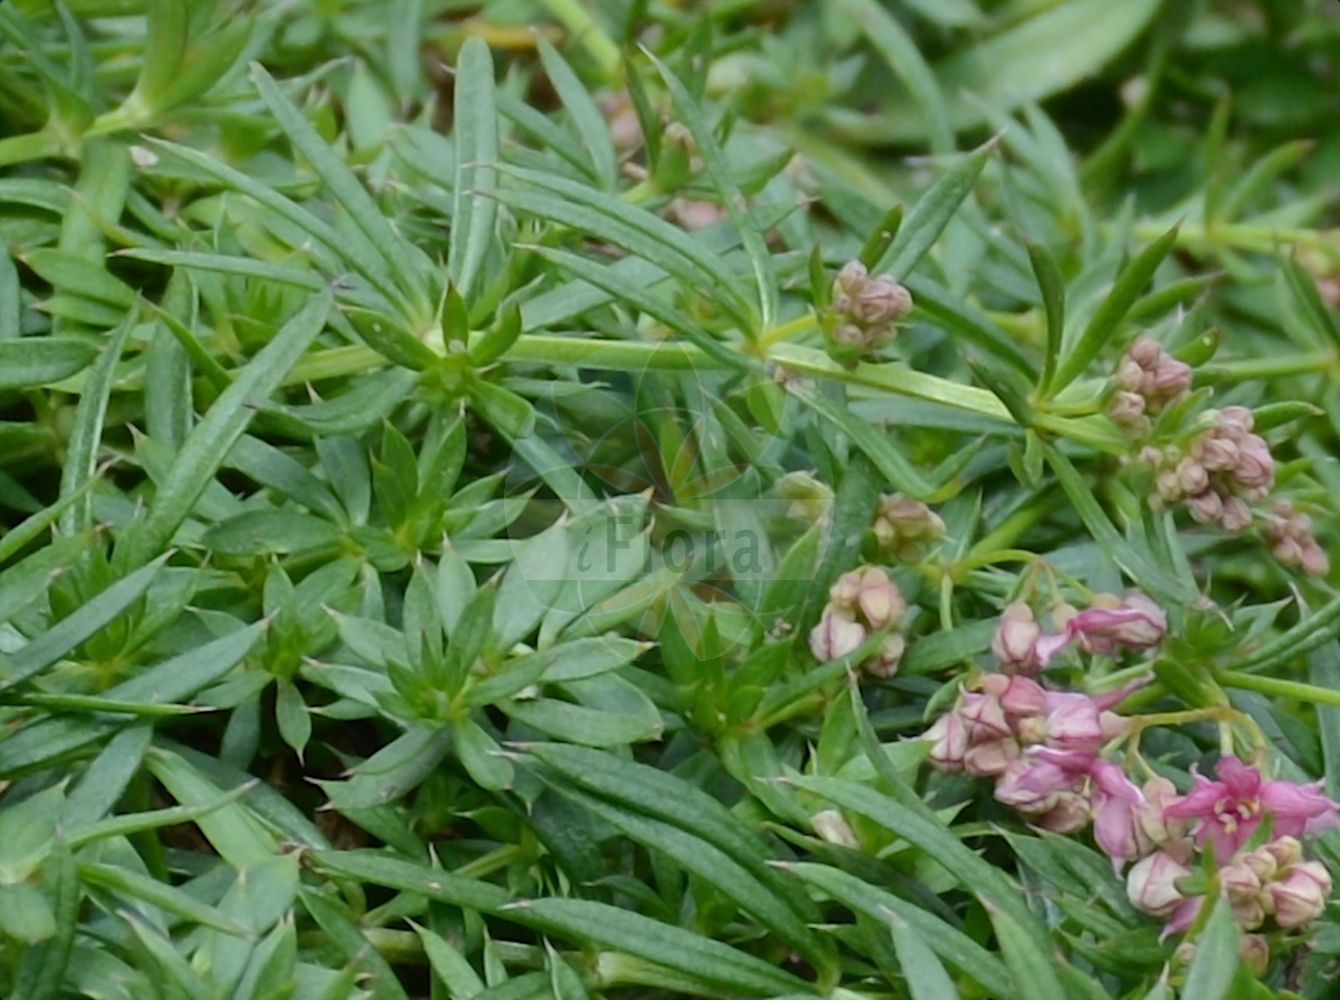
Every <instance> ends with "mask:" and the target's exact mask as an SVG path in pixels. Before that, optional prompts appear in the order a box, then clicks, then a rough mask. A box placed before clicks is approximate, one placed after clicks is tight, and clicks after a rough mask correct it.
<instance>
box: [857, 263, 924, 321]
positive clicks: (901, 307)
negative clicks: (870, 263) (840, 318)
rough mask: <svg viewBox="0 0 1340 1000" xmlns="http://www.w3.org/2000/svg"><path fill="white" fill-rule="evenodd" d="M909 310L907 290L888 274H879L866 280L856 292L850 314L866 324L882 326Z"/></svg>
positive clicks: (909, 298) (909, 301)
mask: <svg viewBox="0 0 1340 1000" xmlns="http://www.w3.org/2000/svg"><path fill="white" fill-rule="evenodd" d="M911 311H912V296H911V294H910V293H909V292H908V290H907V289H906V288H904V287H903V286H902V285H900V284H898V282H896V281H894V280H893V279H892V278H890V277H889V276H888V275H880V276H879V277H877V278H873V279H871V280H869V281H867V282H866V283H865V287H864V288H862V289H860V291H858V292H857V293H856V297H855V300H854V301H853V302H852V306H851V309H850V315H851V317H852V318H853V319H854V320H856V321H857V322H858V323H862V324H864V325H866V326H884V325H886V324H888V323H896V322H897V321H898V320H900V319H902V318H903V317H904V316H906V315H907V314H908V313H910V312H911Z"/></svg>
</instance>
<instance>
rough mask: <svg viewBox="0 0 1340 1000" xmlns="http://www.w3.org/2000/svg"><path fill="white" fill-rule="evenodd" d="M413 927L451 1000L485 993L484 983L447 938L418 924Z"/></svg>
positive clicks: (429, 962) (435, 974)
mask: <svg viewBox="0 0 1340 1000" xmlns="http://www.w3.org/2000/svg"><path fill="white" fill-rule="evenodd" d="M411 926H413V928H414V933H416V934H418V935H419V941H420V942H422V944H423V951H424V954H425V955H427V956H428V964H429V965H430V966H431V967H432V970H433V975H434V976H436V977H437V979H438V981H439V982H441V983H442V985H443V986H445V987H446V990H447V996H448V997H450V998H451V1000H471V998H472V997H475V996H477V995H478V994H480V993H483V992H484V989H485V986H484V981H483V980H482V979H480V978H479V975H478V974H477V973H476V972H475V970H474V968H473V967H472V966H471V965H470V963H469V962H467V961H466V959H465V956H464V955H462V954H461V953H460V952H459V951H457V950H456V948H454V947H453V946H452V945H451V943H450V942H449V941H447V940H446V938H444V937H442V935H440V934H434V933H433V932H432V931H430V930H429V929H428V928H426V927H420V926H419V925H418V924H411Z"/></svg>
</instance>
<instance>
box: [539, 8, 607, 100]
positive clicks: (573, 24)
mask: <svg viewBox="0 0 1340 1000" xmlns="http://www.w3.org/2000/svg"><path fill="white" fill-rule="evenodd" d="M544 5H545V6H546V7H548V8H549V13H551V14H553V15H554V17H555V18H557V19H558V20H559V21H560V22H561V23H562V25H563V27H565V28H567V29H568V31H569V32H570V33H571V34H572V37H573V38H574V39H576V40H577V41H578V42H580V43H581V44H582V45H583V46H584V47H585V48H586V51H587V52H589V53H590V54H591V58H593V59H594V60H595V61H596V62H597V63H598V64H599V65H600V69H601V71H602V72H603V73H604V74H605V79H607V80H609V81H611V82H613V81H617V80H618V79H619V70H620V68H621V67H622V66H623V57H622V56H621V55H620V54H619V46H617V45H615V44H614V40H613V39H612V38H610V36H609V35H607V34H606V33H605V29H604V28H602V27H601V26H600V25H599V24H597V23H596V22H595V19H594V18H592V17H591V13H590V11H589V10H588V5H587V4H585V3H581V2H579V0H544Z"/></svg>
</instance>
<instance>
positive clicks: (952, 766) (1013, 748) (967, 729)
mask: <svg viewBox="0 0 1340 1000" xmlns="http://www.w3.org/2000/svg"><path fill="white" fill-rule="evenodd" d="M1060 617H1061V620H1062V622H1063V624H1062V628H1061V631H1060V632H1058V633H1056V634H1054V635H1047V634H1044V633H1043V631H1042V628H1041V627H1040V626H1039V625H1038V623H1037V622H1036V621H1035V620H1034V617H1033V613H1032V611H1031V609H1030V608H1029V607H1028V605H1026V604H1023V603H1015V604H1011V605H1009V606H1008V607H1006V609H1005V611H1004V613H1003V614H1002V616H1001V621H1000V625H999V626H998V628H997V631H996V635H995V637H994V639H993V641H992V650H993V652H994V653H995V656H996V660H997V662H998V665H999V667H1000V669H1001V671H1002V672H1001V673H992V674H987V675H985V676H984V677H983V678H982V679H981V680H980V682H979V683H978V684H977V685H976V687H975V688H974V689H972V690H964V691H962V692H960V694H959V698H958V701H957V702H956V704H955V705H954V708H953V709H952V710H951V711H949V712H947V713H945V714H944V715H942V716H941V717H940V718H939V719H938V720H937V721H936V722H935V724H934V725H932V726H931V728H930V729H929V730H927V731H926V733H925V734H924V736H923V739H925V740H927V741H928V742H929V743H930V751H929V754H928V759H929V760H930V762H931V764H932V765H933V766H935V767H936V768H938V769H939V770H941V771H946V772H950V773H963V774H968V775H971V776H973V777H978V778H991V779H993V780H994V782H995V790H994V797H995V798H996V800H997V801H998V802H1001V803H1002V804H1004V805H1007V806H1009V807H1011V808H1012V809H1015V810H1016V811H1018V812H1020V813H1022V814H1023V815H1024V816H1026V817H1027V818H1028V820H1029V822H1031V823H1032V824H1034V825H1035V826H1039V827H1042V828H1044V829H1047V830H1051V831H1054V832H1057V833H1076V832H1078V831H1080V830H1082V829H1084V828H1085V827H1087V826H1089V825H1090V823H1092V826H1093V837H1094V840H1095V842H1096V843H1097V844H1098V846H1099V848H1101V849H1102V851H1103V852H1104V853H1106V854H1107V855H1108V857H1109V858H1111V859H1112V864H1113V867H1114V869H1116V871H1118V872H1120V871H1121V870H1122V869H1123V868H1125V867H1126V866H1127V865H1130V866H1131V867H1130V870H1129V872H1128V873H1127V875H1126V891H1127V894H1128V896H1129V898H1130V900H1131V902H1132V904H1133V905H1135V906H1136V907H1138V908H1139V909H1141V910H1143V911H1144V912H1146V913H1149V914H1151V915H1154V916H1159V917H1164V918H1166V921H1167V923H1166V927H1165V932H1164V933H1165V935H1167V934H1176V933H1181V932H1183V931H1185V930H1187V929H1188V928H1189V927H1191V925H1192V924H1193V923H1194V922H1195V920H1196V917H1197V915H1198V914H1199V913H1200V911H1201V907H1202V906H1203V905H1204V903H1205V900H1206V894H1207V892H1208V891H1209V885H1210V884H1217V886H1218V891H1219V892H1221V893H1222V894H1223V895H1224V896H1225V897H1226V898H1227V899H1228V901H1229V904H1230V905H1231V907H1232V910H1233V914H1234V916H1235V918H1236V919H1237V921H1238V923H1239V925H1240V926H1241V927H1242V928H1243V930H1244V931H1248V932H1252V931H1256V930H1259V929H1262V928H1264V927H1267V925H1269V927H1271V928H1273V929H1277V930H1279V931H1294V930H1297V929H1299V928H1302V927H1306V926H1307V925H1308V924H1309V923H1311V922H1312V921H1313V920H1315V919H1316V918H1317V917H1318V916H1319V915H1320V914H1321V912H1322V910H1323V909H1324V908H1325V905H1326V901H1327V899H1328V897H1329V895H1330V892H1331V878H1330V875H1329V873H1328V872H1327V871H1326V868H1325V867H1324V866H1323V865H1321V864H1319V863H1317V862H1315V861H1306V860H1304V859H1303V856H1302V848H1301V841H1302V839H1303V838H1305V837H1309V836H1312V835H1314V834H1317V833H1320V832H1322V831H1324V830H1328V829H1332V828H1336V827H1340V805H1338V804H1337V803H1335V802H1332V801H1331V800H1330V799H1329V798H1327V797H1326V796H1325V795H1323V794H1322V793H1321V791H1320V784H1319V783H1317V784H1311V785H1299V784H1296V783H1294V782H1290V781H1281V780H1275V781H1269V780H1266V779H1265V778H1263V777H1262V775H1261V772H1260V771H1259V770H1258V769H1257V768H1255V767H1251V766H1249V765H1247V764H1244V763H1243V762H1242V761H1240V760H1238V759H1237V758H1236V757H1224V758H1222V759H1221V760H1220V761H1219V765H1218V768H1217V771H1216V777H1215V779H1214V780H1210V779H1208V778H1206V777H1204V776H1203V775H1200V774H1199V773H1196V772H1194V770H1193V774H1194V775H1195V787H1194V788H1193V789H1192V790H1191V791H1190V792H1189V793H1188V794H1186V795H1179V794H1178V792H1177V789H1176V787H1175V786H1174V785H1173V784H1172V782H1171V781H1169V780H1168V779H1166V778H1163V777H1160V776H1154V777H1151V778H1149V779H1148V780H1147V781H1145V782H1144V784H1143V785H1137V784H1136V783H1135V782H1133V781H1132V780H1131V779H1130V777H1129V776H1128V775H1127V774H1126V772H1125V770H1124V769H1123V768H1122V767H1121V766H1120V765H1119V764H1117V763H1115V762H1114V761H1112V760H1108V759H1106V758H1105V757H1104V756H1103V750H1104V748H1105V747H1107V746H1108V745H1109V743H1112V741H1114V740H1117V738H1118V737H1120V736H1122V735H1123V734H1124V733H1126V732H1127V731H1128V729H1129V725H1130V723H1129V720H1127V719H1126V718H1124V717H1122V716H1120V715H1117V714H1115V713H1114V712H1113V711H1112V709H1113V708H1114V707H1115V706H1116V705H1117V704H1119V703H1120V702H1121V701H1123V700H1124V699H1125V698H1126V696H1127V695H1128V694H1130V693H1131V691H1132V690H1133V689H1134V687H1136V686H1138V684H1139V682H1136V684H1134V685H1131V686H1128V687H1126V688H1124V689H1122V690H1120V691H1115V692H1111V693H1109V694H1105V695H1101V696H1097V697H1093V696H1090V695H1087V694H1081V693H1078V692H1071V691H1050V690H1047V689H1045V688H1043V687H1042V686H1041V685H1040V684H1039V683H1038V682H1037V681H1036V680H1034V679H1033V678H1034V676H1036V674H1037V673H1038V672H1039V671H1040V670H1041V669H1042V668H1043V667H1044V666H1046V664H1047V662H1048V661H1049V660H1050V659H1051V657H1052V656H1054V655H1055V654H1056V652H1057V651H1059V650H1060V649H1062V648H1064V647H1065V646H1067V645H1070V644H1072V643H1073V644H1074V645H1075V646H1077V647H1079V648H1080V649H1082V650H1084V651H1085V652H1089V653H1102V654H1107V655H1110V654H1111V653H1113V652H1115V651H1116V650H1117V649H1119V648H1122V647H1127V648H1132V649H1148V648H1151V647H1152V646H1154V645H1155V644H1157V643H1158V642H1159V641H1160V640H1161V639H1162V637H1163V634H1164V632H1165V630H1166V628H1167V624H1166V621H1165V619H1164V616H1163V613H1162V611H1161V610H1160V609H1159V608H1158V607H1157V606H1156V605H1154V604H1153V602H1151V601H1150V600H1149V599H1148V598H1147V597H1145V596H1144V595H1142V594H1132V595H1129V596H1127V597H1126V598H1124V599H1119V598H1116V597H1113V596H1111V595H1103V596H1101V597H1100V598H1099V599H1097V600H1095V602H1094V606H1093V607H1091V608H1089V609H1088V610H1087V611H1083V612H1074V611H1073V609H1067V610H1065V611H1063V613H1062V615H1061V616H1060ZM1267 822H1268V823H1269V826H1268V827H1267V828H1266V829H1268V830H1269V833H1270V836H1271V838H1272V839H1270V840H1269V841H1268V842H1261V841H1262V840H1263V837H1262V829H1263V824H1266V823H1267ZM1198 852H1199V853H1203V854H1205V855H1207V857H1208V858H1212V859H1213V860H1214V861H1215V862H1216V864H1217V865H1218V876H1217V878H1216V879H1214V880H1210V879H1207V878H1206V877H1205V875H1204V873H1203V871H1201V869H1203V867H1204V865H1203V864H1202V863H1200V862H1198V861H1197V854H1198ZM1243 953H1244V956H1245V957H1246V958H1247V959H1248V960H1249V961H1250V962H1252V963H1253V964H1254V965H1255V966H1259V967H1261V968H1262V969H1263V968H1264V965H1265V963H1266V962H1267V961H1268V960H1269V956H1270V946H1269V942H1268V941H1267V940H1266V938H1265V937H1263V936H1261V935H1257V934H1248V935H1247V937H1246V938H1244V940H1243Z"/></svg>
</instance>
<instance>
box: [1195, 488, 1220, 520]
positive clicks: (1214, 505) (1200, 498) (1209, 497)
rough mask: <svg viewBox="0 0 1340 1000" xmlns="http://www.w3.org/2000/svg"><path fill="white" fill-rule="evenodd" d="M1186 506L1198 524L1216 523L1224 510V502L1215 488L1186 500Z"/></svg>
mask: <svg viewBox="0 0 1340 1000" xmlns="http://www.w3.org/2000/svg"><path fill="white" fill-rule="evenodd" d="M1186 507H1187V510H1188V511H1189V512H1190V513H1191V519H1192V520H1193V521H1195V522H1196V523H1197V524H1214V522H1215V521H1218V520H1219V518H1220V516H1221V515H1222V514H1223V512H1224V502H1223V500H1222V499H1221V498H1220V496H1219V494H1218V493H1216V492H1215V491H1214V490H1206V491H1205V492H1204V493H1198V494H1196V495H1195V496H1193V497H1192V498H1191V499H1190V500H1188V501H1187V502H1186Z"/></svg>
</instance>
